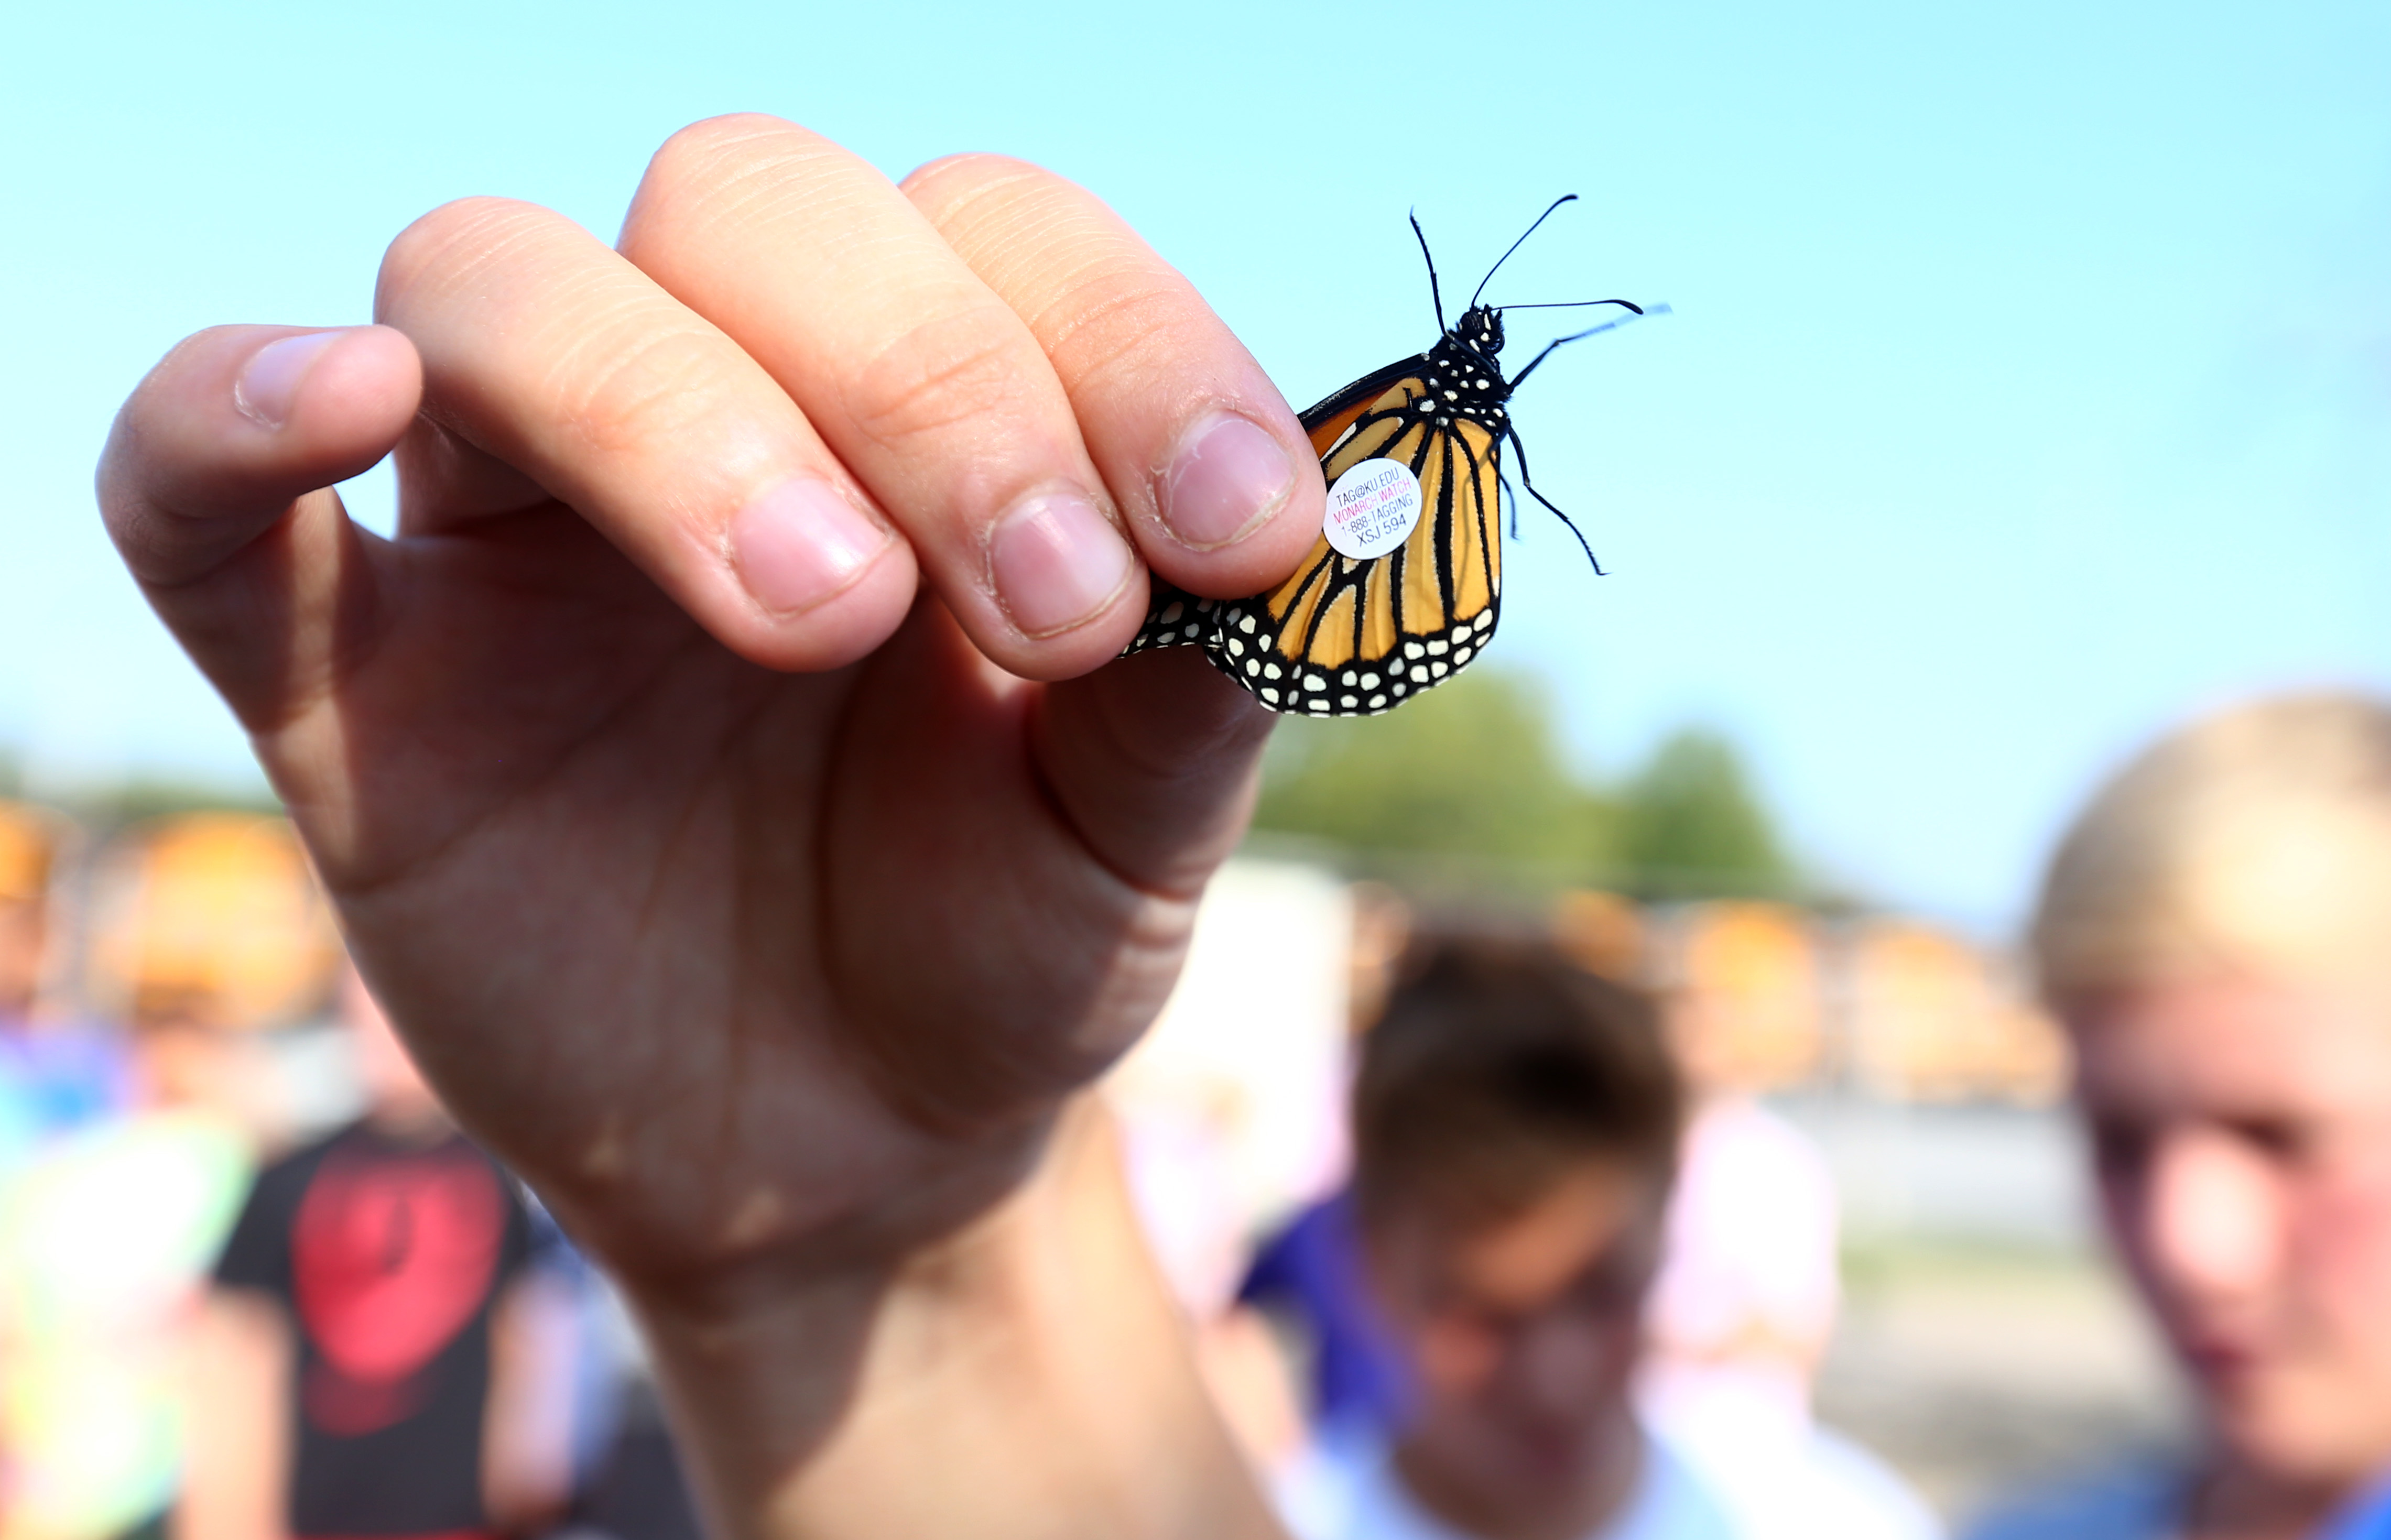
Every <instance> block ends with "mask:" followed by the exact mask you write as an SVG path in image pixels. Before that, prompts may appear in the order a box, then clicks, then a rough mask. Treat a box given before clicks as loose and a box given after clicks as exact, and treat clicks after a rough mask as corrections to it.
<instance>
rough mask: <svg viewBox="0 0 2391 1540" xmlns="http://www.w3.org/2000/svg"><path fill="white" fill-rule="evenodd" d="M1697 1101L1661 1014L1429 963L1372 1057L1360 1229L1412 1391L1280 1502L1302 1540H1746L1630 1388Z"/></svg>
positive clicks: (1529, 957)
mask: <svg viewBox="0 0 2391 1540" xmlns="http://www.w3.org/2000/svg"><path fill="white" fill-rule="evenodd" d="M1682 1105H1683V1093H1682V1091H1681V1089H1680V1087H1679V1084H1678V1080H1677V1075H1676V1072H1675V1070H1674V1067H1673V1066H1672V1064H1671V1062H1670V1059H1669V1056H1668V1053H1667V1051H1666V1049H1665V1047H1664V1046H1663V1045H1662V1043H1661V1033H1660V1029H1659V1025H1658V1022H1657V1021H1656V1020H1655V1018H1654V1015H1653V1012H1652V1009H1651V1007H1650V1006H1649V1005H1648V1003H1647V1002H1646V1001H1645V1000H1644V999H1642V998H1641V997H1640V996H1638V995H1634V994H1632V993H1631V992H1629V991H1627V990H1624V989H1622V988H1620V987H1618V986H1616V985H1613V984H1609V983H1607V982H1603V981H1601V980H1598V979H1596V978H1594V977H1593V976H1592V975H1590V974H1587V973H1584V972H1583V971H1582V970H1580V969H1576V968H1574V967H1572V966H1571V965H1570V964H1569V963H1568V962H1566V961H1564V960H1563V959H1562V958H1560V957H1559V956H1557V954H1555V953H1553V952H1551V951H1550V950H1548V949H1546V948H1543V947H1532V946H1524V945H1520V946H1511V945H1500V944H1495V943H1468V944H1460V943H1455V944H1449V945H1446V946H1443V947H1441V948H1438V949H1436V950H1434V951H1432V952H1431V953H1430V954H1429V955H1428V957H1427V958H1426V959H1425V961H1424V963H1423V964H1422V965H1421V966H1419V967H1418V968H1417V969H1416V970H1415V972H1413V974H1412V975H1411V976H1410V977H1409V978H1408V979H1406V980H1405V981H1404V982H1402V983H1401V984H1400V985H1398V987H1397V988H1396V990H1395V992H1394V995H1393V996H1392V998H1391V999H1390V1001H1389V1005H1388V1007H1387V1011H1386V1014H1385V1016H1384V1018H1383V1019H1382V1020H1380V1022H1379V1023H1378V1025H1377V1026H1376V1028H1374V1029H1373V1030H1372V1031H1371V1033H1369V1035H1368V1036H1367V1037H1366V1038H1365V1039H1364V1047H1363V1056H1362V1063H1361V1068H1360V1072H1359V1075H1358V1077H1357V1080H1356V1084H1355V1088H1354V1094H1353V1125H1354V1158H1355V1169H1354V1184H1353V1214H1354V1221H1355V1224H1356V1226H1357V1227H1358V1230H1359V1235H1360V1239H1361V1243H1362V1250H1363V1254H1364V1259H1365V1260H1364V1271H1365V1274H1366V1278H1367V1283H1368V1286H1369V1288H1370V1290H1371V1292H1372V1294H1373V1296H1374V1298H1375V1300H1376V1303H1377V1305H1378V1307H1379V1313H1380V1315H1382V1317H1383V1321H1384V1325H1385V1328H1386V1331H1387V1333H1388V1336H1389V1340H1390V1341H1392V1343H1393V1344H1394V1346H1395V1348H1396V1351H1397V1354H1398V1355H1399V1357H1400V1359H1401V1361H1402V1366H1403V1367H1404V1369H1405V1370H1406V1371H1407V1374H1406V1377H1407V1379H1408V1380H1409V1387H1408V1392H1409V1393H1408V1402H1409V1405H1408V1406H1407V1407H1406V1408H1405V1411H1404V1413H1403V1415H1402V1418H1400V1420H1399V1421H1398V1422H1397V1424H1396V1425H1395V1426H1394V1427H1393V1428H1392V1429H1390V1430H1386V1431H1381V1430H1379V1429H1376V1428H1372V1427H1367V1426H1364V1427H1354V1426H1347V1427H1341V1428H1331V1429H1328V1430H1326V1431H1325V1433H1324V1435H1323V1437H1322V1440H1321V1443H1320V1444H1319V1447H1318V1448H1317V1449H1316V1450H1315V1451H1314V1453H1313V1454H1312V1456H1311V1457H1309V1458H1308V1459H1307V1461H1306V1462H1305V1463H1304V1464H1303V1465H1302V1466H1300V1467H1299V1469H1297V1470H1296V1471H1295V1472H1294V1473H1293V1475H1292V1476H1291V1477H1290V1478H1289V1479H1288V1480H1287V1482H1286V1483H1285V1485H1284V1492H1283V1497H1284V1504H1285V1508H1286V1515H1287V1518H1288V1521H1289V1522H1290V1524H1291V1525H1292V1527H1294V1529H1295V1530H1296V1531H1297V1533H1298V1534H1300V1535H1301V1536H1303V1537H1304V1540H1445V1537H1449V1536H1454V1535H1469V1536H1477V1537H1480V1540H1512V1537H1515V1536H1517V1537H1519V1540H1529V1537H1536V1540H1559V1537H1567V1540H1575V1537H1580V1536H1583V1537H1587V1540H1596V1537H1598V1540H1660V1537H1662V1536H1667V1537H1672V1540H1677V1537H1683V1540H1695V1537H1702V1540H1708V1537H1713V1536H1716V1537H1725V1536H1726V1535H1728V1534H1731V1531H1730V1530H1729V1528H1728V1526H1727V1523H1726V1521H1725V1517H1724V1515H1723V1513H1722V1512H1721V1510H1720V1509H1719V1508H1718V1506H1717V1504H1716V1502H1715V1501H1714V1499H1713V1498H1712V1496H1711V1495H1710V1494H1709V1493H1708V1492H1707V1491H1706V1490H1705V1489H1704V1488H1703V1486H1702V1485H1701V1484H1700V1482H1698V1481H1697V1480H1696V1479H1695V1478H1694V1477H1693V1476H1692V1475H1691V1474H1690V1473H1689V1472H1688V1471H1687V1469H1686V1468H1685V1467H1684V1466H1683V1465H1682V1464H1681V1463H1679V1461H1678V1460H1677V1459H1676V1458H1675V1457H1673V1456H1672V1455H1670V1454H1669V1453H1668V1452H1667V1451H1666V1450H1665V1449H1663V1448H1662V1447H1661V1445H1660V1444H1656V1443H1655V1442H1654V1441H1653V1440H1652V1439H1651V1438H1649V1437H1648V1436H1647V1434H1646V1433H1645V1432H1644V1431H1643V1429H1642V1427H1641V1426H1640V1425H1639V1424H1638V1422H1637V1420H1636V1417H1635V1408H1634V1404H1633V1400H1632V1397H1631V1394H1630V1388H1631V1386H1632V1384H1633V1381H1634V1378H1635V1368H1636V1364H1637V1361H1638V1356H1639V1351H1640V1341H1641V1335H1642V1315H1643V1305H1644V1295H1645V1290H1646V1288H1647V1286H1648V1284H1649V1283H1650V1281H1651V1277H1652V1273H1653V1269H1654V1267H1655V1265H1656V1264H1657V1262H1658V1260H1659V1256H1660V1248H1661V1215H1662V1213H1663V1211H1664V1209H1665V1206H1666V1201H1667V1198H1668V1192H1669V1186H1670V1180H1671V1174H1672V1171H1673V1168H1674V1163H1675V1159H1676V1140H1677V1130H1678V1123H1679V1118H1680V1114H1681V1111H1682Z"/></svg>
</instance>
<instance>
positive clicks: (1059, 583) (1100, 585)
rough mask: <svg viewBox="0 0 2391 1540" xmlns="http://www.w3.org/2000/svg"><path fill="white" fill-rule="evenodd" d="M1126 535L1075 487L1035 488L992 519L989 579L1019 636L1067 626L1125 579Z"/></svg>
mask: <svg viewBox="0 0 2391 1540" xmlns="http://www.w3.org/2000/svg"><path fill="white" fill-rule="evenodd" d="M1132 565H1133V558H1131V555H1130V548H1129V542H1128V541H1126V540H1124V539H1122V538H1121V533H1120V532H1119V531H1118V530H1117V529H1115V528H1113V525H1112V520H1108V519H1106V518H1105V516H1104V514H1103V512H1102V511H1101V510H1099V509H1098V508H1097V507H1096V505H1095V504H1093V503H1092V502H1090V501H1089V500H1088V499H1087V498H1085V497H1082V496H1080V495H1079V494H1078V493H1075V492H1053V493H1040V494H1035V495H1032V496H1031V497H1029V498H1027V499H1026V500H1024V501H1023V502H1022V503H1020V504H1019V505H1017V506H1016V507H1015V508H1014V509H1013V511H1012V512H1010V513H1008V514H1006V515H1005V516H1004V517H1003V518H1002V520H998V522H997V526H996V529H995V531H994V533H991V534H990V535H989V542H988V571H989V581H990V582H991V583H993V584H995V585H996V597H997V600H998V602H999V603H1001V604H1002V605H1003V606H1004V610H1005V613H1006V614H1008V615H1010V616H1012V617H1013V623H1014V624H1015V625H1017V626H1019V627H1020V628H1021V631H1022V634H1023V635H1027V636H1051V635H1054V633H1056V632H1058V631H1067V630H1069V629H1070V628H1071V627H1072V626H1075V625H1077V624H1079V622H1081V621H1084V620H1086V619H1087V618H1088V617H1089V616H1091V615H1092V614H1094V613H1095V612H1096V611H1097V610H1100V609H1102V608H1103V607H1104V603H1105V600H1106V599H1109V598H1111V597H1113V596H1114V595H1115V594H1118V593H1119V592H1120V589H1121V584H1124V583H1127V582H1128V581H1129V574H1130V570H1131V566H1132Z"/></svg>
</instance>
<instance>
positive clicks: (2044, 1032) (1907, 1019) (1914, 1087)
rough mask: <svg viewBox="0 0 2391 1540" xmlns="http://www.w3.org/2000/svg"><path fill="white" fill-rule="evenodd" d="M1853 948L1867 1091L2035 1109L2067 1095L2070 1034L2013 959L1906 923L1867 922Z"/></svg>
mask: <svg viewBox="0 0 2391 1540" xmlns="http://www.w3.org/2000/svg"><path fill="white" fill-rule="evenodd" d="M1847 947H1848V950H1847V964H1846V966H1847V967H1848V969H1849V970H1850V971H1849V980H1848V989H1849V993H1850V1005H1849V1009H1850V1020H1849V1025H1848V1029H1847V1032H1848V1043H1849V1051H1850V1055H1851V1071H1852V1074H1853V1077H1854V1079H1855V1081H1856V1083H1857V1084H1858V1085H1859V1086H1860V1087H1861V1088H1862V1089H1865V1090H1867V1091H1869V1092H1872V1093H1874V1094H1875V1095H1877V1096H1879V1097H1885V1098H1888V1099H1892V1100H1896V1101H1974V1100H1997V1101H2012V1102H2023V1103H2027V1104H2030V1105H2041V1104H2045V1103H2049V1102H2053V1101H2056V1100H2058V1099H2059V1097H2061V1095H2063V1094H2064V1093H2065V1091H2066V1088H2067V1076H2068V1059H2067V1044H2066V1039H2065V1038H2064V1037H2063V1036H2062V1035H2061V1032H2060V1030H2059V1028H2058V1026H2057V1025H2056V1024H2055V1023H2053V1022H2052V1021H2051V1020H2050V1019H2049V1018H2048V1017H2047V1016H2045V1015H2043V1014H2042V1013H2041V1011H2040V1010H2038V1009H2036V1007H2034V1005H2033V1004H2032V1002H2031V998H2030V996H2029V995H2028V993H2027V991H2026V988H2025V984H2024V981H2023V975H2022V973H2021V971H2020V969H2018V968H2017V967H2016V965H2015V964H2014V962H2012V961H2011V960H2010V959H2009V958H2006V957H2004V956H1999V955H1997V954H1993V953H1989V952H1987V951H1985V950H1984V948H1982V947H1979V946H1975V945H1973V944H1971V943H1968V942H1966V941H1963V940H1961V939H1960V938H1958V937H1957V936H1954V935H1952V934H1950V933H1949V932H1947V931H1944V930H1936V929H1934V928H1932V927H1931V926H1927V925H1921V924H1919V923H1917V922H1915V921H1911V920H1900V919H1879V920H1870V921H1868V922H1865V923H1864V924H1862V925H1860V926H1859V927H1858V928H1857V929H1856V930H1855V933H1854V934H1853V935H1852V936H1851V938H1850V939H1849V942H1848V943H1847Z"/></svg>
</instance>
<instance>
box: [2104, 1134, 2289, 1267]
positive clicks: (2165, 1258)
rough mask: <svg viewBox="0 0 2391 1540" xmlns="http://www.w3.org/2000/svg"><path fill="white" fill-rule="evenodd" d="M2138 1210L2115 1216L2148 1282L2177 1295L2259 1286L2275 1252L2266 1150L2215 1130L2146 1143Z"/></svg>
mask: <svg viewBox="0 0 2391 1540" xmlns="http://www.w3.org/2000/svg"><path fill="white" fill-rule="evenodd" d="M2139 1207H2140V1209H2141V1211H2142V1212H2141V1213H2139V1214H2127V1215H2125V1216H2122V1217H2124V1218H2125V1219H2126V1228H2127V1231H2128V1235H2129V1238H2131V1239H2133V1240H2135V1241H2138V1242H2139V1245H2138V1248H2137V1249H2138V1250H2139V1251H2141V1252H2142V1254H2143V1261H2144V1264H2145V1266H2146V1268H2147V1269H2148V1271H2149V1272H2150V1274H2151V1276H2152V1279H2153V1281H2154V1282H2156V1283H2158V1284H2159V1285H2160V1286H2161V1287H2162V1288H2163V1289H2164V1290H2166V1291H2167V1292H2168V1293H2169V1294H2171V1295H2174V1296H2176V1297H2177V1298H2178V1300H2179V1301H2180V1303H2187V1304H2200V1305H2210V1306H2215V1305H2222V1304H2227V1303H2240V1302H2242V1301H2246V1300H2248V1299H2250V1298H2252V1297H2253V1296H2255V1295H2256V1294H2258V1293H2260V1292H2261V1291H2263V1290H2264V1289H2265V1288H2266V1286H2267V1284H2268V1280H2269V1279H2270V1278H2271V1277H2273V1276H2274V1273H2275V1269H2276V1266H2277V1264H2279V1262H2280V1261H2281V1254H2282V1246H2283V1226H2282V1222H2281V1213H2280V1208H2281V1201H2280V1197H2279V1194H2278V1193H2277V1190H2276V1184H2275V1179H2274V1174H2273V1172H2272V1171H2271V1170H2270V1169H2269V1167H2268V1162H2267V1161H2266V1158H2265V1156H2264V1155H2263V1154H2262V1153H2261V1152H2259V1151H2258V1150H2255V1149H2251V1148H2249V1146H2248V1145H2247V1144H2246V1143H2244V1142H2243V1141H2242V1140H2238V1139H2235V1138H2234V1137H2232V1136H2230V1135H2229V1134H2226V1133H2223V1132H2221V1131H2217V1130H2209V1129H2195V1130H2187V1131H2183V1132H2178V1133H2174V1134H2171V1135H2169V1136H2166V1137H2165V1138H2163V1139H2162V1140H2161V1141H2160V1142H2159V1146H2158V1148H2157V1149H2155V1150H2154V1151H2152V1161H2151V1166H2150V1172H2149V1178H2148V1181H2147V1183H2146V1185H2145V1186H2144V1188H2143V1191H2142V1193H2141V1194H2140V1201H2139Z"/></svg>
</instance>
